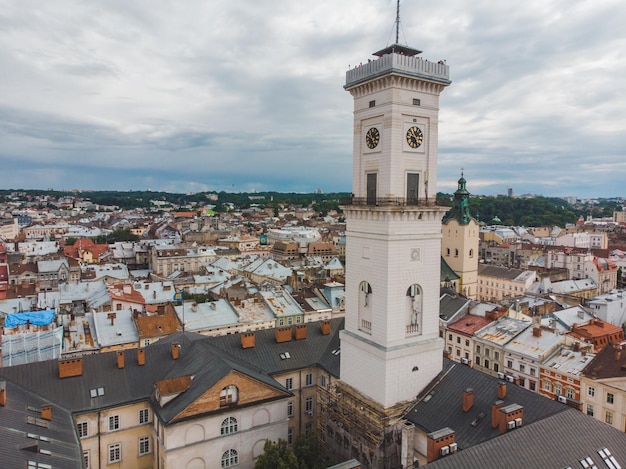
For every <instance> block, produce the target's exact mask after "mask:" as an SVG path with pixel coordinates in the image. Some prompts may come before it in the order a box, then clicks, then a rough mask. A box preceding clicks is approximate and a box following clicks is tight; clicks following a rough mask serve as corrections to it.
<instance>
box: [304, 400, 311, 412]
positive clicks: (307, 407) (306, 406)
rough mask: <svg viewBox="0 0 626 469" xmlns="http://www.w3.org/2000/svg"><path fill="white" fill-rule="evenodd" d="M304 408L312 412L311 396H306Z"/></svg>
mask: <svg viewBox="0 0 626 469" xmlns="http://www.w3.org/2000/svg"><path fill="white" fill-rule="evenodd" d="M304 410H305V411H306V412H307V413H308V414H309V413H312V412H313V398H312V397H307V398H306V400H305V401H304Z"/></svg>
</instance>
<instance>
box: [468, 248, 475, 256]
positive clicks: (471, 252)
mask: <svg viewBox="0 0 626 469" xmlns="http://www.w3.org/2000/svg"><path fill="white" fill-rule="evenodd" d="M469 256H470V257H474V250H473V249H470V252H469Z"/></svg>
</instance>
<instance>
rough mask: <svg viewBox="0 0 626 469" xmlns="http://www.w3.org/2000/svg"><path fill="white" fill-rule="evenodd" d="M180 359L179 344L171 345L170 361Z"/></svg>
mask: <svg viewBox="0 0 626 469" xmlns="http://www.w3.org/2000/svg"><path fill="white" fill-rule="evenodd" d="M179 357H180V344H172V360H178V358H179Z"/></svg>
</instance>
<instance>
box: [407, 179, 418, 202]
mask: <svg viewBox="0 0 626 469" xmlns="http://www.w3.org/2000/svg"><path fill="white" fill-rule="evenodd" d="M419 177H420V176H419V174H417V173H408V174H407V175H406V203H407V205H417V199H418V194H419V192H418V191H419Z"/></svg>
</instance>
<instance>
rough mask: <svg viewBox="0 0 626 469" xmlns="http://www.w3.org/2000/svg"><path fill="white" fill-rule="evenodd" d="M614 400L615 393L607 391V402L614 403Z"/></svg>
mask: <svg viewBox="0 0 626 469" xmlns="http://www.w3.org/2000/svg"><path fill="white" fill-rule="evenodd" d="M614 400H615V396H614V395H613V393H611V392H607V393H606V403H607V404H613V401H614Z"/></svg>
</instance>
